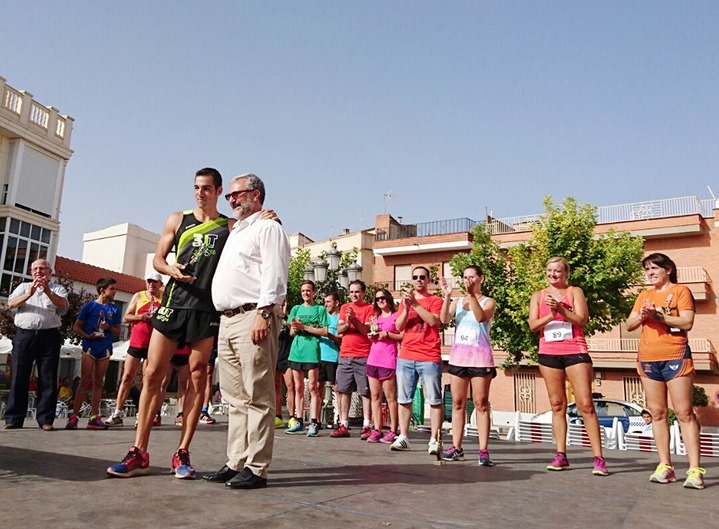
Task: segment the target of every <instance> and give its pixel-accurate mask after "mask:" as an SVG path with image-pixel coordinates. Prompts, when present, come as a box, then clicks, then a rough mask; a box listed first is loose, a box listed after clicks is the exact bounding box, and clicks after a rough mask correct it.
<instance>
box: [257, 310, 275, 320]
mask: <svg viewBox="0 0 719 529" xmlns="http://www.w3.org/2000/svg"><path fill="white" fill-rule="evenodd" d="M257 312H258V313H259V314H260V316H262V317H263V318H264V319H266V320H269V319H270V316H272V313H271V312H270V311H269V310H267V309H261V310H258V311H257Z"/></svg>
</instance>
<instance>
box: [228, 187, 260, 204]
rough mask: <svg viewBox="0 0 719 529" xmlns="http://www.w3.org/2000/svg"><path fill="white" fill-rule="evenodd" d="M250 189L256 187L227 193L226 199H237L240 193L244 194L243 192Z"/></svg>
mask: <svg viewBox="0 0 719 529" xmlns="http://www.w3.org/2000/svg"><path fill="white" fill-rule="evenodd" d="M250 191H254V189H241V190H239V191H233V192H232V193H227V194H226V195H225V200H227V201H228V202H229V201H230V200H237V199H238V198H239V197H240V195H242V193H249V192H250Z"/></svg>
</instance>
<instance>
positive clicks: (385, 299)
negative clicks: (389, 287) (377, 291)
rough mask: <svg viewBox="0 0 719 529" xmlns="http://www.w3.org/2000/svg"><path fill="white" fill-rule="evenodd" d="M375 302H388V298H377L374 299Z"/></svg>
mask: <svg viewBox="0 0 719 529" xmlns="http://www.w3.org/2000/svg"><path fill="white" fill-rule="evenodd" d="M374 300H375V301H387V298H386V297H384V296H377V297H376V298H374Z"/></svg>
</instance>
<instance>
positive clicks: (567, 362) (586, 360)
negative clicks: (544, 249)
mask: <svg viewBox="0 0 719 529" xmlns="http://www.w3.org/2000/svg"><path fill="white" fill-rule="evenodd" d="M546 275H547V282H548V283H549V286H548V287H547V288H545V289H542V290H540V291H539V292H535V293H534V295H532V301H531V302H530V305H529V328H530V329H532V331H533V332H539V333H541V334H540V338H539V372H540V374H541V375H542V378H543V379H544V384H545V385H546V387H547V393H548V394H549V403H550V405H551V406H552V430H553V431H554V439H555V440H556V445H557V454H556V455H555V456H554V459H552V462H551V463H550V464H549V465H547V470H564V469H565V468H569V461H568V460H567V454H566V451H567V395H566V392H565V385H566V381H567V380H569V383H570V384H571V386H572V391H573V393H574V398H575V401H576V403H577V408H578V409H579V412H580V413H581V414H582V419H583V421H584V426H585V428H586V429H587V435H588V436H589V441H590V443H591V445H592V452H593V453H594V468H593V470H592V473H593V474H594V475H597V476H607V475H608V474H609V472H607V465H606V463H605V461H604V456H603V454H602V438H601V434H600V430H599V421H598V419H597V413H596V410H595V409H594V402H593V401H592V380H593V379H594V371H593V369H592V359H591V358H590V356H589V353H588V350H587V342H586V340H585V339H584V333H583V330H582V329H583V328H584V326H585V325H586V324H587V320H588V318H589V310H588V308H587V300H586V298H585V297H584V292H582V289H581V288H579V287H572V286H569V285H568V284H567V281H568V278H569V263H568V262H567V260H566V259H564V258H562V257H552V258H551V259H550V260H549V261H547V271H546Z"/></svg>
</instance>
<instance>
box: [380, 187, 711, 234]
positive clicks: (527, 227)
mask: <svg viewBox="0 0 719 529" xmlns="http://www.w3.org/2000/svg"><path fill="white" fill-rule="evenodd" d="M715 206H716V203H715V201H714V200H712V199H707V200H700V199H698V198H697V197H691V196H689V197H678V198H668V199H663V200H649V201H646V202H632V203H629V204H619V205H616V206H599V207H597V208H596V219H597V224H612V223H615V222H628V221H633V220H647V219H660V218H665V217H679V216H683V215H697V214H698V215H701V216H702V217H713V216H714V207H715ZM541 218H542V215H541V214H535V215H521V216H515V217H502V218H497V219H495V218H492V219H491V220H490V221H489V223H490V226H491V229H492V235H504V234H507V233H519V232H527V231H531V230H532V225H533V224H535V223H537V222H540V220H541ZM482 223H484V221H475V220H472V219H468V218H459V219H449V220H438V221H433V222H421V223H418V224H406V225H401V226H399V227H396V226H393V228H394V229H391V230H390V233H386V232H384V231H382V232H381V233H378V234H377V235H378V236H377V239H378V240H389V239H405V238H409V237H427V236H429V235H444V234H450V233H463V232H468V231H471V229H472V228H473V227H474V226H476V225H477V224H482Z"/></svg>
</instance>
